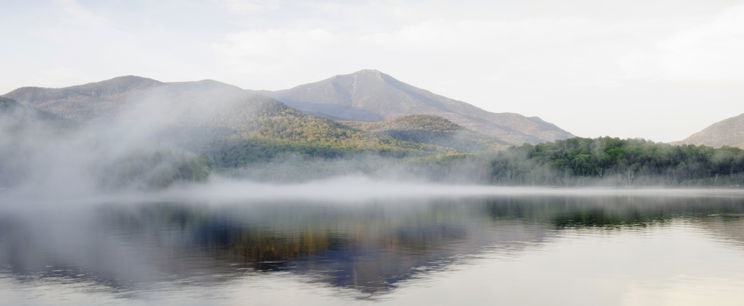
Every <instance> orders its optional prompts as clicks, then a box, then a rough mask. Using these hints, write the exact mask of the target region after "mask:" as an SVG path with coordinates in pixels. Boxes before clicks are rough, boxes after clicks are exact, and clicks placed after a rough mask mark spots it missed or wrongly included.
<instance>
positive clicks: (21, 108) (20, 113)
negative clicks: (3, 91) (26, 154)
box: [0, 97, 71, 127]
mask: <svg viewBox="0 0 744 306" xmlns="http://www.w3.org/2000/svg"><path fill="white" fill-rule="evenodd" d="M0 116H9V117H5V118H4V121H5V122H3V125H2V126H3V127H7V126H9V125H10V124H11V123H12V124H13V125H17V124H21V123H29V121H43V122H45V123H51V124H55V125H58V126H63V125H70V124H71V122H69V121H68V120H65V119H63V118H61V117H59V116H57V115H55V114H52V113H49V112H45V111H40V110H37V109H35V108H33V107H30V106H28V105H25V104H22V103H18V102H17V101H15V100H13V99H8V98H4V97H0ZM9 119H12V121H13V122H10V121H9Z"/></svg>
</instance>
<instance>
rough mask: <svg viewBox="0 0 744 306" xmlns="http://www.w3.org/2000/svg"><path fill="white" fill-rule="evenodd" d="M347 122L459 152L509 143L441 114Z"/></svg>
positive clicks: (365, 128)
mask: <svg viewBox="0 0 744 306" xmlns="http://www.w3.org/2000/svg"><path fill="white" fill-rule="evenodd" d="M343 123H344V124H346V125H348V126H351V127H354V128H358V129H361V130H364V131H368V132H372V133H375V134H377V135H384V136H389V137H392V138H394V139H397V140H400V141H409V142H415V143H425V144H431V145H436V146H442V147H448V148H451V149H453V150H455V151H458V152H478V151H489V150H500V149H504V148H506V147H508V145H507V144H506V143H504V142H501V141H499V140H498V139H495V138H493V137H488V136H484V135H482V134H478V133H475V132H473V131H471V130H468V129H466V128H464V127H462V126H460V125H458V124H455V123H454V122H452V121H449V120H447V119H446V118H443V117H439V116H432V115H408V116H403V117H398V118H395V119H391V120H386V121H376V122H364V121H344V122H343Z"/></svg>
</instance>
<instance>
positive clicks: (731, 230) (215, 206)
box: [0, 191, 744, 305]
mask: <svg viewBox="0 0 744 306" xmlns="http://www.w3.org/2000/svg"><path fill="white" fill-rule="evenodd" d="M673 194H674V192H673V191H672V192H670V195H673ZM0 297H2V299H0V304H3V305H24V304H28V305H80V304H82V305H87V304H96V305H99V304H142V305H145V304H158V305H164V304H166V305H167V304H177V305H184V304H186V305H287V304H305V305H349V304H355V303H359V304H385V305H386V304H394V305H415V304H420V305H453V304H459V305H494V304H500V305H547V304H550V305H741V304H742V303H744V198H740V197H732V196H719V195H715V194H708V195H701V196H685V197H674V196H662V195H656V196H654V195H644V196H623V195H617V194H615V195H608V196H599V195H597V196H591V197H587V196H582V197H576V196H569V195H562V196H549V195H541V196H539V197H530V196H525V195H520V196H508V195H500V196H494V197H461V198H442V199H436V200H430V199H429V200H423V199H420V200H416V199H410V198H409V199H405V200H384V201H383V200H370V201H367V202H363V203H359V202H355V203H323V202H297V201H290V202H288V201H284V202H270V201H265V202H255V201H253V202H233V203H211V202H206V203H165V202H142V203H124V202H111V203H100V204H98V205H93V206H88V207H87V208H85V209H82V208H73V207H69V208H56V209H38V210H33V209H31V210H24V211H22V212H18V211H15V212H12V211H11V210H4V211H3V212H1V213H0Z"/></svg>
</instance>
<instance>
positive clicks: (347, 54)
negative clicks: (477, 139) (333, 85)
mask: <svg viewBox="0 0 744 306" xmlns="http://www.w3.org/2000/svg"><path fill="white" fill-rule="evenodd" d="M0 7H2V10H0V36H1V37H3V45H2V47H0V67H2V73H0V93H5V92H9V91H11V90H13V89H15V88H18V87H21V86H42V87H64V86H70V85H76V84H82V83H87V82H94V81H100V80H104V79H109V78H112V77H116V76H121V75H139V76H144V77H150V78H154V79H158V80H161V81H192V80H202V79H214V80H218V81H222V82H226V83H230V84H233V85H237V86H240V87H242V88H246V89H269V90H275V89H284V88H289V87H293V86H296V85H299V84H302V83H308V82H313V81H318V80H321V79H325V78H328V77H331V76H333V75H337V74H346V73H351V72H354V71H357V70H361V69H377V70H380V71H382V72H384V73H387V74H389V75H391V76H393V77H395V78H397V79H399V80H401V81H403V82H406V83H409V84H411V85H414V86H417V87H420V88H424V89H427V90H430V91H432V92H434V93H438V94H441V95H444V96H447V97H450V98H453V99H457V100H461V101H465V102H468V103H471V104H473V105H476V106H478V107H481V108H483V109H486V110H488V111H492V112H516V113H520V114H523V115H527V116H538V117H541V118H543V119H544V120H547V121H549V122H552V123H554V124H556V125H558V126H559V127H561V128H563V129H565V130H567V131H569V132H571V133H573V134H575V135H578V136H583V137H597V136H616V137H623V138H646V139H651V140H655V141H675V140H680V139H683V138H685V137H687V136H689V135H690V134H692V133H694V132H696V131H699V130H701V129H703V128H705V127H706V126H708V125H710V124H712V123H714V122H716V121H720V120H722V119H725V118H728V117H733V116H736V115H738V114H741V113H744V55H742V54H744V1H741V0H694V1H693V0H673V1H672V0H623V1H620V0H616V1H606V0H562V1H554V0H500V1H495V0H484V1H480V0H457V1H437V0H429V1H423V0H411V1H406V0H381V1H371V0H370V1H365V0H317V1H291V0H248V1H238V0H204V1H183V0H181V1H175V0H160V1H144V0H131V1H125V0H95V1H93V0H85V1H83V0H78V1H75V0H59V1H37V0H28V1H14V0H0Z"/></svg>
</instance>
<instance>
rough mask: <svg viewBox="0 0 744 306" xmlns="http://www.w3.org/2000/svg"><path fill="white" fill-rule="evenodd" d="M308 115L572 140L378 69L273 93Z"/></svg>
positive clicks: (510, 137)
mask: <svg viewBox="0 0 744 306" xmlns="http://www.w3.org/2000/svg"><path fill="white" fill-rule="evenodd" d="M269 95H270V96H272V97H273V98H276V99H278V100H280V101H282V102H284V103H285V104H287V105H289V106H291V107H294V108H297V109H299V110H302V111H305V112H307V113H311V114H315V115H319V116H323V117H326V118H331V119H337V120H345V121H383V120H389V119H393V118H396V117H401V116H406V115H434V116H439V117H443V118H445V119H447V120H450V121H451V122H453V123H455V124H458V125H460V126H463V127H464V128H467V129H470V130H474V131H476V132H480V133H483V134H486V135H490V136H494V137H497V138H500V139H502V140H504V141H507V142H510V143H513V144H522V143H524V142H532V143H535V142H543V141H552V140H556V139H564V138H568V137H571V136H572V135H571V134H570V133H568V132H566V131H564V130H562V129H560V128H558V127H556V126H555V125H553V124H549V123H547V122H545V121H543V120H540V119H536V118H527V117H524V116H521V115H518V114H512V113H491V112H487V111H485V110H483V109H480V108H478V107H475V106H473V105H470V104H467V103H465V102H461V101H457V100H453V99H450V98H447V97H444V96H440V95H437V94H435V93H432V92H430V91H428V90H424V89H421V88H417V87H414V86H412V85H409V84H406V83H404V82H402V81H399V80H397V79H395V78H393V77H391V76H389V75H387V74H384V73H382V72H380V71H378V70H374V69H364V70H360V71H357V72H354V73H350V74H343V75H337V76H334V77H331V78H328V79H325V80H322V81H318V82H314V83H309V84H304V85H300V86H296V87H294V88H290V89H286V90H280V91H276V92H272V93H270V94H269Z"/></svg>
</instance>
